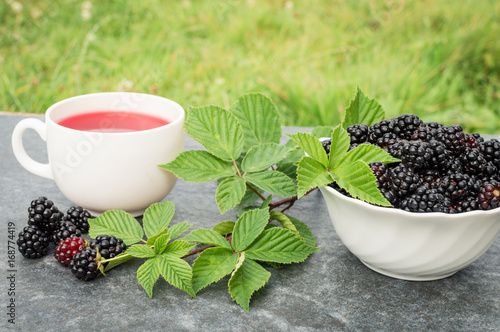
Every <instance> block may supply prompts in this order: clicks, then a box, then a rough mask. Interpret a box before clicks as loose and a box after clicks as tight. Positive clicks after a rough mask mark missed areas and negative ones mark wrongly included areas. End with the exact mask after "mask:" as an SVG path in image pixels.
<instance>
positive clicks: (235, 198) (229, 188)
mask: <svg viewBox="0 0 500 332" xmlns="http://www.w3.org/2000/svg"><path fill="white" fill-rule="evenodd" d="M245 191H246V183H245V180H244V179H243V178H240V177H238V176H230V177H228V178H226V179H224V180H223V181H222V182H221V183H220V184H219V186H218V187H217V190H216V191H215V201H216V202H217V205H218V206H219V211H220V213H221V214H224V213H225V212H227V211H229V210H231V209H233V208H234V207H235V206H236V205H237V204H239V203H240V201H241V199H242V198H243V196H245Z"/></svg>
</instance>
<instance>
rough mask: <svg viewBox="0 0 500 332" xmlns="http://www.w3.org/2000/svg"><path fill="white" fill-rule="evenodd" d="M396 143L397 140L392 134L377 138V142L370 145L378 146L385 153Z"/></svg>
mask: <svg viewBox="0 0 500 332" xmlns="http://www.w3.org/2000/svg"><path fill="white" fill-rule="evenodd" d="M397 143H398V139H397V137H396V135H395V134H393V133H385V134H384V135H382V137H379V138H377V140H376V141H375V142H374V143H372V144H375V145H378V146H379V147H380V148H382V149H384V150H385V151H387V152H389V149H390V148H391V147H392V146H393V145H394V144H397Z"/></svg>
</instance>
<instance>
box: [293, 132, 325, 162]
mask: <svg viewBox="0 0 500 332" xmlns="http://www.w3.org/2000/svg"><path fill="white" fill-rule="evenodd" d="M288 137H290V138H291V139H292V140H293V141H294V142H295V143H297V145H298V146H299V147H300V148H301V149H302V150H304V152H305V153H307V154H308V155H309V156H310V157H311V158H314V159H316V160H317V161H318V162H320V163H321V164H322V165H324V166H325V167H326V166H327V165H328V156H327V155H326V151H325V149H324V148H323V145H321V142H320V141H319V140H318V139H317V138H316V137H314V136H313V135H312V134H309V133H297V134H290V135H288Z"/></svg>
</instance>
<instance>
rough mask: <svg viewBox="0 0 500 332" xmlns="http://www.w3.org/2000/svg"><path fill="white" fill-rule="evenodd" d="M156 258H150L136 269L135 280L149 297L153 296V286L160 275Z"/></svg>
mask: <svg viewBox="0 0 500 332" xmlns="http://www.w3.org/2000/svg"><path fill="white" fill-rule="evenodd" d="M156 260H157V258H150V259H148V260H147V261H145V262H144V264H142V265H141V266H139V268H138V269H137V280H138V281H139V284H140V285H141V286H142V288H144V290H145V291H146V293H148V295H149V297H151V298H152V297H153V287H154V285H155V283H156V281H157V280H158V278H159V277H160V270H159V268H158V265H157V261H156Z"/></svg>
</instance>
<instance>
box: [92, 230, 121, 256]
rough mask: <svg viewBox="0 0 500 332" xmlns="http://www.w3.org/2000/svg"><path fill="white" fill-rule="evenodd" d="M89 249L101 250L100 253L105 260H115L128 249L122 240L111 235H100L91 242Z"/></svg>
mask: <svg viewBox="0 0 500 332" xmlns="http://www.w3.org/2000/svg"><path fill="white" fill-rule="evenodd" d="M89 247H90V248H94V249H95V248H97V249H99V253H100V254H101V256H102V257H103V258H105V259H109V258H113V257H115V256H116V255H118V254H121V253H122V252H125V250H126V249H127V245H126V244H125V243H123V240H122V239H120V238H116V237H114V236H109V235H99V236H98V237H96V238H95V240H91V241H90V243H89Z"/></svg>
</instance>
